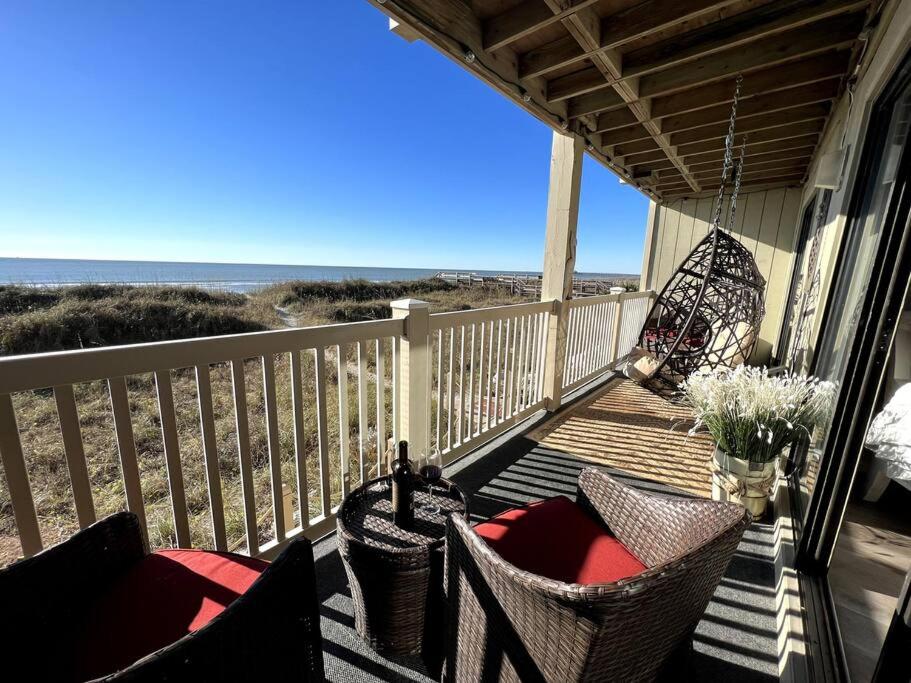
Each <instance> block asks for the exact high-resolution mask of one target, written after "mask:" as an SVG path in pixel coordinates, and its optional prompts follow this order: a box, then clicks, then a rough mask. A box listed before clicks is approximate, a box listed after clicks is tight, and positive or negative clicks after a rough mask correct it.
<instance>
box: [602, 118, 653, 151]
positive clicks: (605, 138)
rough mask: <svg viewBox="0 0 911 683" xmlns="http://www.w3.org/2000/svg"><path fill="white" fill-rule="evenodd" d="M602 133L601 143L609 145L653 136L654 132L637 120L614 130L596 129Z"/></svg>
mask: <svg viewBox="0 0 911 683" xmlns="http://www.w3.org/2000/svg"><path fill="white" fill-rule="evenodd" d="M596 132H600V133H602V134H601V144H602V145H604V146H608V145H622V144H623V143H625V142H635V141H637V140H644V139H646V138H649V139H650V138H651V137H652V134H651V132H650V131H649V130H647V129H646V128H645V127H644V126H643V125H642V124H641V123H639V122H636V123H635V124H633V125H631V126H625V127H623V128H617V129H616V130H612V131H596Z"/></svg>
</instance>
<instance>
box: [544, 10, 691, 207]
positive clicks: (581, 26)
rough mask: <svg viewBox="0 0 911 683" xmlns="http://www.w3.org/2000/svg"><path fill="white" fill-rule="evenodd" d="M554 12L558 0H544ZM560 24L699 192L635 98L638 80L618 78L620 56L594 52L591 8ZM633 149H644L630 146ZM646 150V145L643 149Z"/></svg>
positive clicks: (596, 23) (596, 31)
mask: <svg viewBox="0 0 911 683" xmlns="http://www.w3.org/2000/svg"><path fill="white" fill-rule="evenodd" d="M545 2H546V3H547V4H548V6H549V7H550V8H551V10H553V12H554V14H557V13H559V12H560V10H561V8H562V5H563V1H562V0H545ZM562 22H563V25H564V26H565V27H566V29H567V31H568V32H569V34H570V35H571V36H572V37H573V38H574V39H575V40H576V41H577V42H578V43H579V45H580V47H581V48H582V49H583V50H587V51H590V52H594V54H593V55H592V57H591V60H592V64H594V65H595V69H596V70H597V71H598V73H599V74H600V77H601V79H602V82H605V83H612V87H613V89H614V90H615V92H616V93H617V95H619V96H620V97H621V98H622V99H623V101H624V102H626V104H627V106H628V107H629V110H630V112H632V114H633V115H634V116H635V117H636V119H637V120H639V121H640V122H641V123H642V125H643V126H644V127H645V128H646V130H647V131H648V132H649V134H650V135H651V136H652V140H649V141H643V142H647V144H648V145H649V146H651V145H657V147H658V148H659V149H660V150H661V151H662V152H663V153H664V154H665V156H666V157H667V158H668V159H670V161H671V162H672V163H673V164H674V165H675V166H676V167H677V168H678V169H679V170H680V173H681V175H683V177H684V178H685V179H686V181H687V182H688V183H689V184H690V187H691V188H692V189H693V190H694V191H697V192H698V191H699V183H697V182H696V180H695V179H694V178H693V177H692V176H691V175H690V174H689V171H687V168H686V166H685V165H684V164H683V162H682V161H681V160H680V159H678V158H677V156H676V153H675V150H674V149H673V148H672V147H671V144H670V142H669V141H668V139H667V137H666V136H664V135H662V134H661V130H660V129H659V127H658V125H657V124H656V123H655V122H654V121H652V120H651V110H650V109H649V106H648V103H647V102H644V101H642V100H640V99H639V89H638V83H637V82H636V81H635V80H632V81H623V80H620V77H621V74H622V68H621V57H620V55H619V53H617V52H616V51H614V50H604V51H600V52H598V51H597V50H598V48H599V47H600V45H601V27H602V25H601V19H600V17H599V16H598V15H597V14H596V13H595V11H594V10H593V9H591V8H585V9H580V10H577V11H575V12H573V13H572V14H570V15H569V16H568V17H565V18H563V19H562ZM550 96H551V90H550V86H548V97H550ZM633 149H634V150H635V151H637V152H638V151H644V150H642V149H640V148H639V147H636V146H635V144H634V145H633ZM646 149H648V148H646ZM601 150H602V151H603V152H605V153H606V154H608V156H610V157H614V156H624V155H626V154H628V153H629V151H628V150H625V149H620V150H617V149H614V148H611V147H606V146H605V145H604V143H603V141H601Z"/></svg>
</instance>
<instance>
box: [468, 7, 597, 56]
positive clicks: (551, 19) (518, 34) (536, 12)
mask: <svg viewBox="0 0 911 683" xmlns="http://www.w3.org/2000/svg"><path fill="white" fill-rule="evenodd" d="M598 1H599V0H564V2H563V3H562V4H563V5H564V7H562V8H561V11H560V12H559V13H557V14H555V13H554V12H553V10H552V9H551V8H550V7H549V6H548V5H547V3H545V2H544V1H543V0H526V2H523V3H522V4H520V5H516V6H515V7H513V8H511V9H509V10H507V11H505V12H503V13H502V14H498V15H496V16H493V17H490V18H489V19H487V21H485V22H484V27H483V30H484V33H483V46H484V49H485V50H487V51H488V52H493V51H494V50H499V49H500V48H503V47H506V46H507V45H509V44H510V43H513V42H515V41H517V40H519V39H520V38H524V37H525V36H528V35H531V34H532V33H534V32H535V31H537V30H539V29H542V28H544V27H545V26H549V25H550V24H555V23H557V22H558V21H561V20H562V19H563V18H564V17H566V16H569V15H570V14H572V13H573V12H576V11H578V10H580V9H584V8H586V7H589V6H591V5H594V4H596V3H597V2H598Z"/></svg>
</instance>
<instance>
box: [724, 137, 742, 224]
mask: <svg viewBox="0 0 911 683" xmlns="http://www.w3.org/2000/svg"><path fill="white" fill-rule="evenodd" d="M746 149H747V136H746V135H744V136H743V142H742V143H741V145H740V158H739V159H737V165H736V166H735V168H734V191H733V192H732V193H731V210H730V212H729V215H728V221H727V223H726V225H727V227H728V230H730V231H732V232H733V230H734V219H735V218H736V216H737V195H738V194H739V193H740V180H741V178H742V177H743V156H744V154H746Z"/></svg>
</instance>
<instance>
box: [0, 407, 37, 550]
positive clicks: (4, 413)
mask: <svg viewBox="0 0 911 683" xmlns="http://www.w3.org/2000/svg"><path fill="white" fill-rule="evenodd" d="M0 459H2V460H3V472H4V473H5V474H6V485H7V486H8V487H9V497H10V502H11V503H12V506H13V516H14V517H15V518H16V529H17V530H18V531H19V542H20V544H21V545H22V554H23V555H24V556H25V557H31V556H32V555H34V554H35V553H39V552H41V548H42V547H43V546H42V544H41V530H40V529H39V528H38V514H37V513H36V512H35V501H34V500H33V499H32V487H31V484H30V483H29V480H28V468H27V467H26V465H25V456H24V455H23V453H22V444H21V442H20V441H19V427H18V425H17V424H16V413H15V411H14V410H13V399H12V397H11V396H10V395H9V394H0Z"/></svg>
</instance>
